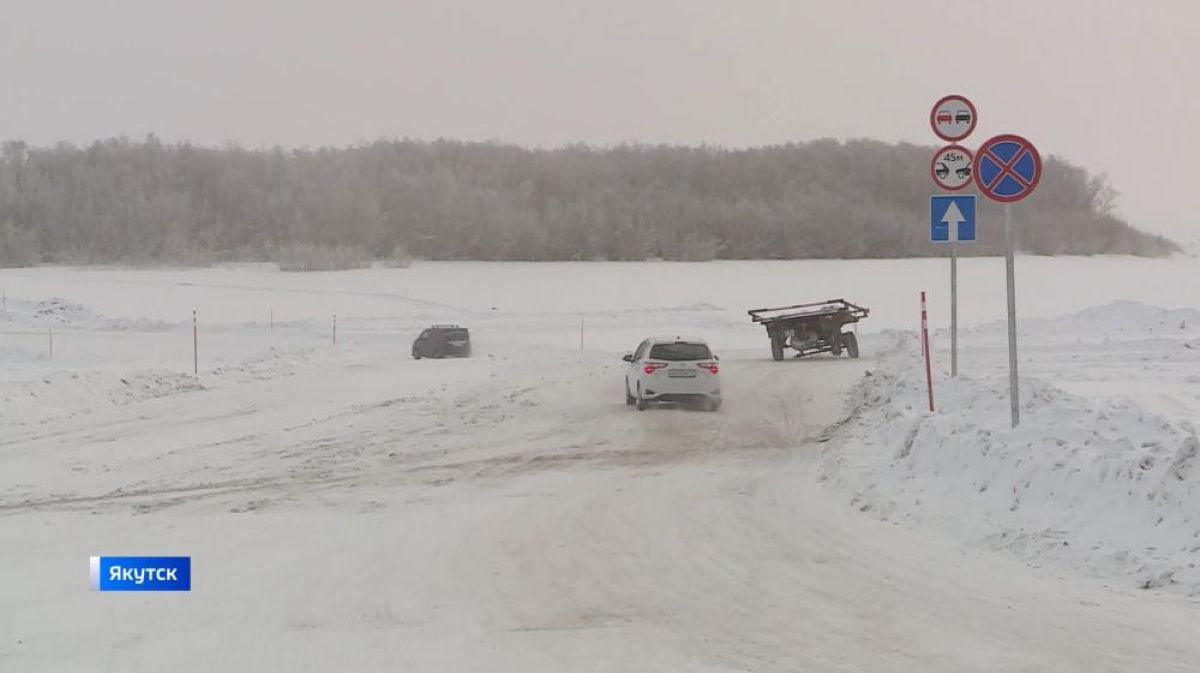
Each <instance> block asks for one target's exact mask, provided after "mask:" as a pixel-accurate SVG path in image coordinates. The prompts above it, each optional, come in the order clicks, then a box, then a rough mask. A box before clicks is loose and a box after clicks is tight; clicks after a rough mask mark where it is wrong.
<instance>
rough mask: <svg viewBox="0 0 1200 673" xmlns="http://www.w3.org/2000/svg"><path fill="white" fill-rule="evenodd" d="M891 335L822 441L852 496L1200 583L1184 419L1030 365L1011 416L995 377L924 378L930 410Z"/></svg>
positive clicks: (915, 364)
mask: <svg viewBox="0 0 1200 673" xmlns="http://www.w3.org/2000/svg"><path fill="white" fill-rule="evenodd" d="M1140 311H1142V309H1141V308H1138V307H1133V306H1128V305H1125V306H1122V305H1109V306H1107V307H1101V308H1100V309H1097V310H1095V311H1091V312H1088V311H1084V312H1082V314H1077V316H1079V315H1082V316H1084V317H1086V316H1089V315H1090V316H1098V319H1097V323H1105V324H1110V323H1108V320H1109V318H1111V316H1112V315H1113V313H1120V314H1125V315H1131V314H1133V313H1135V312H1140ZM1156 315H1157V314H1156ZM1164 315H1167V314H1164ZM1170 317H1171V318H1172V319H1173V318H1174V317H1177V316H1176V315H1171V316H1170ZM1073 319H1076V317H1072V318H1068V319H1065V320H1064V321H1063V322H1062V323H1058V321H1051V322H1050V323H1048V324H1055V323H1058V324H1065V323H1068V322H1070V321H1071V320H1073ZM890 338H891V339H893V343H892V344H891V346H890V347H889V348H887V349H886V350H885V351H884V352H882V353H881V355H880V358H879V366H878V368H877V369H876V370H875V371H873V372H872V373H871V374H870V375H869V376H868V377H867V378H866V379H865V380H864V381H863V382H862V383H861V384H859V386H858V387H857V388H856V390H855V392H854V393H853V395H852V399H851V401H852V405H853V407H852V409H853V415H852V417H851V419H850V420H849V421H848V422H846V423H845V424H843V425H842V426H840V427H839V428H837V429H835V430H834V431H833V433H832V435H831V438H830V440H829V442H828V443H827V444H826V448H825V449H824V450H823V452H822V461H821V462H822V464H821V472H822V478H823V479H824V480H826V481H827V482H829V483H831V484H833V485H834V486H835V487H837V488H839V489H841V490H842V491H843V492H844V493H846V494H848V497H849V498H850V500H851V502H852V504H853V505H854V506H855V507H857V508H858V509H860V510H862V511H864V512H871V513H873V514H874V515H876V516H879V517H881V518H884V519H888V520H899V521H904V522H909V523H931V524H935V525H939V526H941V527H943V528H944V529H946V530H947V531H950V532H952V533H953V534H955V535H957V536H960V537H962V538H965V539H969V540H973V541H975V542H981V543H983V544H985V545H986V546H988V547H993V548H999V549H1003V550H1006V551H1010V552H1013V553H1016V554H1018V555H1020V556H1022V557H1024V558H1026V559H1027V560H1029V561H1031V562H1033V563H1035V564H1041V563H1059V564H1062V563H1065V564H1067V565H1069V566H1071V567H1073V568H1076V569H1081V570H1084V571H1086V572H1087V573H1088V574H1091V575H1093V576H1097V577H1120V578H1122V579H1123V581H1126V582H1128V583H1129V584H1133V585H1135V586H1138V587H1142V588H1158V587H1169V588H1173V589H1175V590H1180V591H1183V592H1185V593H1188V594H1190V595H1193V596H1195V595H1200V570H1198V569H1197V564H1200V456H1198V453H1200V440H1198V439H1197V436H1196V430H1195V428H1194V427H1192V425H1191V424H1190V423H1188V422H1187V421H1185V420H1184V421H1179V422H1172V421H1170V420H1168V419H1167V418H1164V417H1162V416H1157V415H1154V414H1150V413H1146V412H1145V411H1143V410H1141V409H1139V408H1138V407H1137V406H1135V405H1133V404H1132V403H1130V402H1127V401H1117V402H1111V401H1110V402H1103V403H1100V402H1096V403H1093V402H1090V401H1088V400H1086V399H1084V398H1081V397H1077V396H1074V395H1071V394H1068V393H1066V392H1064V391H1062V390H1060V389H1058V388H1056V387H1055V386H1053V385H1051V384H1049V383H1048V382H1046V381H1042V380H1038V379H1036V378H1032V377H1022V409H1021V425H1020V426H1019V427H1018V428H1017V429H1012V428H1011V427H1010V421H1009V402H1008V385H1007V379H1006V378H1001V377H991V378H971V377H960V378H959V379H958V380H953V381H941V382H935V390H936V393H937V403H938V410H937V412H936V413H929V412H928V410H927V402H926V392H925V385H924V370H923V368H922V364H921V360H920V357H919V350H918V344H917V343H916V340H915V339H913V337H912V335H911V334H904V335H897V334H892V335H891V336H890Z"/></svg>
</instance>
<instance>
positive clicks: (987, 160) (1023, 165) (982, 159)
mask: <svg viewBox="0 0 1200 673" xmlns="http://www.w3.org/2000/svg"><path fill="white" fill-rule="evenodd" d="M1041 179H1042V157H1041V155H1039V154H1038V151H1037V148H1035V147H1034V146H1033V143H1031V142H1029V141H1028V140H1026V139H1024V138H1022V137H1021V136H1016V135H1012V134H1005V135H999V136H996V137H995V138H992V139H991V140H988V141H987V142H985V143H984V144H983V145H982V146H981V147H980V148H979V151H978V152H976V154H975V184H976V186H978V187H979V192H980V193H981V194H983V195H984V196H986V197H988V198H989V199H991V200H993V201H999V202H1001V203H1012V202H1013V201H1020V200H1021V199H1023V198H1025V197H1026V196H1029V195H1030V194H1032V193H1033V190H1034V189H1036V188H1037V186H1038V182H1040V181H1041Z"/></svg>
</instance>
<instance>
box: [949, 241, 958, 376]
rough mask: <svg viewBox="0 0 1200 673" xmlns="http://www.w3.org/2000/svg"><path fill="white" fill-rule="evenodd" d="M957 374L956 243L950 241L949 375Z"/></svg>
mask: <svg viewBox="0 0 1200 673" xmlns="http://www.w3.org/2000/svg"><path fill="white" fill-rule="evenodd" d="M957 376H958V244H957V243H954V242H951V243H950V377H951V378H954V377H957Z"/></svg>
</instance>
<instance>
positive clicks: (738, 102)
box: [0, 0, 1200, 240]
mask: <svg viewBox="0 0 1200 673" xmlns="http://www.w3.org/2000/svg"><path fill="white" fill-rule="evenodd" d="M6 4H7V6H6V7H5V11H4V20H3V21H0V91H3V92H4V96H3V104H2V105H0V137H4V138H20V139H24V140H28V141H31V142H34V143H37V144H48V143H53V142H57V141H61V140H67V141H72V142H77V143H84V142H89V141H91V140H93V139H96V138H102V137H108V136H113V135H121V134H124V135H129V136H132V137H140V136H143V135H145V134H147V133H151V132H153V133H156V134H158V135H159V136H160V137H162V138H164V139H167V140H192V141H196V142H201V143H206V144H221V143H225V142H228V141H237V142H240V143H242V144H245V145H249V146H254V147H257V146H264V145H273V144H282V145H285V146H301V145H325V144H348V143H353V142H356V141H359V140H364V139H373V138H377V137H405V136H409V137H418V138H436V137H447V138H462V139H492V140H502V141H511V142H516V143H521V144H525V145H539V146H554V145H560V144H564V143H570V142H579V141H583V142H588V143H592V144H610V143H615V142H620V141H626V140H636V141H642V142H651V143H656V142H668V143H685V144H697V143H701V142H708V143H714V144H720V145H726V146H734V147H737V146H747V145H762V144H772V143H781V142H787V141H800V140H808V139H813V138H819V137H835V138H862V137H869V138H877V139H881V140H886V141H896V140H907V141H911V142H917V143H923V144H934V143H935V142H936V138H935V137H934V135H933V133H932V131H931V130H930V128H929V122H928V114H929V108H930V107H931V106H932V104H933V103H934V101H935V100H936V99H937V98H939V97H940V96H941V95H943V94H946V93H963V94H965V95H967V96H969V97H971V98H972V99H973V100H974V102H975V104H976V106H977V108H978V110H979V115H980V124H979V128H978V129H977V130H976V132H975V134H974V135H973V136H972V137H970V138H968V139H967V141H966V143H965V144H966V145H968V146H969V147H974V146H977V145H978V144H979V143H980V142H982V141H983V140H984V139H986V138H987V137H989V136H991V135H994V134H997V133H1019V134H1021V135H1025V136H1026V137H1028V138H1030V139H1031V140H1032V141H1034V143H1035V144H1037V145H1038V146H1039V148H1040V149H1041V150H1042V153H1043V154H1059V155H1062V156H1064V157H1066V158H1067V159H1069V160H1071V161H1072V162H1075V163H1077V164H1081V165H1083V166H1085V167H1087V168H1088V169H1089V170H1092V171H1095V172H1106V173H1108V174H1109V175H1110V177H1111V178H1112V180H1113V183H1114V185H1115V187H1116V188H1117V190H1118V191H1119V192H1120V193H1121V197H1120V199H1119V201H1118V206H1119V208H1120V209H1121V212H1122V214H1123V215H1125V216H1126V217H1128V218H1129V219H1130V220H1132V221H1133V223H1134V224H1136V225H1138V226H1140V227H1142V228H1144V229H1148V230H1151V231H1157V232H1162V233H1167V234H1169V235H1172V236H1175V237H1176V238H1178V239H1181V240H1191V239H1195V238H1197V237H1200V215H1197V214H1196V211H1197V205H1196V201H1197V199H1196V197H1195V196H1193V192H1195V191H1196V190H1197V187H1196V185H1195V184H1194V183H1195V181H1196V179H1197V178H1198V177H1200V174H1197V172H1196V170H1195V168H1194V166H1195V160H1194V159H1193V157H1194V156H1195V155H1196V154H1197V153H1198V152H1200V134H1198V133H1197V131H1196V129H1195V125H1196V123H1197V122H1200V74H1198V73H1200V39H1197V37H1196V31H1197V29H1198V28H1200V3H1197V2H1194V1H1189V0H1178V1H1167V0H1156V1H1155V0H1152V1H1145V2H1135V1H1133V0H1123V1H1120V2H1101V1H1092V2H1087V1H1084V0H1071V1H1066V0H1057V1H1051V0H1013V1H1009V2H995V1H988V0H903V1H897V0H880V1H878V2H863V1H859V2H847V1H830V0H822V1H806V0H778V1H766V0H763V1H759V0H726V1H718V0H689V1H683V0H663V1H656V0H605V1H604V2H572V1H570V0H504V1H503V2H499V1H484V0H476V1H474V2H454V1H452V0H443V1H441V2H437V1H435V0H425V1H421V2H410V1H404V0H390V1H385V0H342V1H340V2H335V1H333V0H330V1H328V2H313V1H307V0H204V1H202V2H197V1H195V0H189V1H188V2H177V1H175V0H108V1H105V0H37V2H24V3H18V2H16V1H15V0H9V1H8V2H7V3H6Z"/></svg>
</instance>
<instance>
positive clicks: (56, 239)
mask: <svg viewBox="0 0 1200 673" xmlns="http://www.w3.org/2000/svg"><path fill="white" fill-rule="evenodd" d="M931 151H932V148H928V147H919V146H915V145H908V144H900V145H890V144H885V143H880V142H874V141H851V142H847V143H840V142H837V141H832V140H818V141H813V142H807V143H797V144H788V145H781V146H773V147H764V148H758V149H744V150H729V149H720V148H714V147H673V146H644V145H623V146H618V147H613V148H604V149H599V148H592V147H587V146H582V145H581V146H568V147H563V148H559V149H552V150H535V149H525V148H521V147H516V146H512V145H501V144H493V143H465V142H451V141H437V142H419V141H409V140H405V141H380V142H375V143H371V144H365V145H359V146H354V147H348V148H337V149H329V148H326V149H316V150H309V149H302V150H283V149H273V150H247V149H242V148H238V147H228V148H221V149H217V148H210V147H201V146H195V145H190V144H165V143H163V142H161V141H159V140H157V139H156V138H154V137H150V138H147V139H146V140H144V141H131V140H127V139H114V140H108V141H104V142H96V143H94V144H92V145H90V146H87V147H77V146H73V145H66V144H61V145H57V146H54V147H46V148H42V147H30V146H28V145H26V144H24V143H21V142H8V143H5V144H3V146H2V147H0V264H4V265H9V266H13V265H27V264H33V263H38V262H56V263H101V262H132V263H139V262H182V263H192V262H195V263H200V262H206V261H217V260H233V259H243V260H244V259H271V258H272V255H273V254H275V251H277V250H279V249H281V248H285V247H288V246H296V245H301V246H309V247H312V246H318V247H329V248H338V249H341V250H346V249H351V250H357V251H361V254H363V255H368V256H371V257H375V258H383V257H391V256H393V255H394V254H396V251H405V252H404V253H403V254H411V255H412V256H415V257H418V258H424V259H431V260H446V259H480V260H595V259H606V260H643V259H649V258H665V259H673V260H705V259H711V258H714V257H719V258H731V259H759V258H783V259H796V258H817V257H828V258H856V257H910V256H923V255H932V254H942V250H941V249H939V248H937V247H935V246H932V245H931V244H930V243H929V242H928V237H929V234H928V214H927V209H928V198H929V195H930V193H931V191H932V189H931V187H932V185H931V180H930V178H929V175H928V166H929V157H930V156H931ZM1112 199H1113V192H1112V190H1111V189H1110V188H1109V187H1108V185H1107V184H1106V182H1105V180H1104V179H1103V177H1097V176H1091V175H1089V174H1088V173H1087V172H1086V171H1084V170H1083V169H1081V168H1078V167H1075V166H1072V165H1070V164H1068V163H1066V162H1064V161H1061V160H1058V159H1055V158H1050V159H1048V160H1047V162H1046V164H1045V176H1044V178H1043V180H1042V183H1041V186H1040V188H1039V189H1038V191H1037V193H1036V194H1035V195H1034V196H1033V197H1031V198H1030V199H1028V200H1027V201H1025V202H1022V203H1021V204H1019V205H1018V206H1017V207H1016V209H1015V213H1016V214H1015V218H1014V221H1015V225H1016V227H1017V231H1018V236H1019V240H1020V246H1021V248H1022V249H1024V250H1025V251H1027V252H1032V253H1037V254H1095V253H1129V254H1135V255H1165V254H1169V253H1171V252H1173V251H1175V250H1176V249H1177V247H1176V246H1175V244H1174V243H1172V242H1170V241H1168V240H1166V239H1164V238H1161V237H1158V236H1152V235H1148V234H1146V233H1143V232H1141V231H1138V230H1137V229H1134V228H1132V227H1131V226H1129V225H1128V224H1127V223H1126V222H1124V221H1122V220H1120V219H1118V218H1117V217H1115V216H1114V215H1113V213H1112V207H1111V206H1112ZM981 205H982V207H981V213H980V220H981V222H980V225H981V241H980V242H979V243H977V244H975V245H972V246H969V248H968V249H967V250H966V251H964V254H997V253H999V252H1000V251H1001V250H1002V239H1001V233H1002V226H1001V220H1000V210H999V208H998V207H995V206H993V205H991V204H981Z"/></svg>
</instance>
